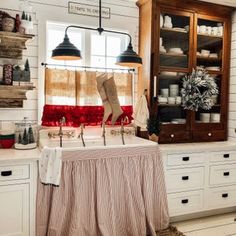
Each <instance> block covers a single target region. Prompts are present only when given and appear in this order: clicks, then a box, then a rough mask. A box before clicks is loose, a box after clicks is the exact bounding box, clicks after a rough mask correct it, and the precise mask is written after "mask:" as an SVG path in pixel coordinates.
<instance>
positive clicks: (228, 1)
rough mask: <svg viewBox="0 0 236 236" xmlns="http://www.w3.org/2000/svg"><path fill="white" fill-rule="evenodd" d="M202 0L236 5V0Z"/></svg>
mask: <svg viewBox="0 0 236 236" xmlns="http://www.w3.org/2000/svg"><path fill="white" fill-rule="evenodd" d="M202 1H204V2H212V3H217V4H221V5H226V6H232V7H236V0H202Z"/></svg>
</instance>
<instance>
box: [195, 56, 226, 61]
mask: <svg viewBox="0 0 236 236" xmlns="http://www.w3.org/2000/svg"><path fill="white" fill-rule="evenodd" d="M197 59H198V60H199V61H221V60H222V59H221V58H219V57H203V56H197Z"/></svg>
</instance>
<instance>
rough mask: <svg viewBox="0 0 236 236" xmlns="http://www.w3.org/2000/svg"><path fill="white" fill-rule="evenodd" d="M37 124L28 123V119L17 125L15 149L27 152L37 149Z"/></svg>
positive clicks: (25, 118)
mask: <svg viewBox="0 0 236 236" xmlns="http://www.w3.org/2000/svg"><path fill="white" fill-rule="evenodd" d="M37 139H38V129H37V123H36V122H32V121H28V120H27V117H24V120H23V121H21V122H16V123H15V149H20V150H25V149H33V148H36V147H37Z"/></svg>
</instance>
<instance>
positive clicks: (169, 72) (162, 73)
mask: <svg viewBox="0 0 236 236" xmlns="http://www.w3.org/2000/svg"><path fill="white" fill-rule="evenodd" d="M161 75H163V76H170V77H172V76H173V77H174V76H177V72H173V71H162V72H161Z"/></svg>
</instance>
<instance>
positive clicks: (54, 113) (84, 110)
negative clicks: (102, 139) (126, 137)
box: [42, 105, 133, 127]
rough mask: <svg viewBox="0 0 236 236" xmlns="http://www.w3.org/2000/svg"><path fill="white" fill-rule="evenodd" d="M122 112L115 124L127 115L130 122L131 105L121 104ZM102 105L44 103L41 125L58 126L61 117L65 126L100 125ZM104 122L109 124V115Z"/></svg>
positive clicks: (118, 123)
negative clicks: (64, 119) (63, 118)
mask: <svg viewBox="0 0 236 236" xmlns="http://www.w3.org/2000/svg"><path fill="white" fill-rule="evenodd" d="M121 108H122V110H123V111H124V113H123V114H122V115H121V116H120V117H119V119H118V120H117V122H116V125H120V121H121V118H124V117H125V116H127V117H128V118H129V121H130V122H131V120H132V119H133V118H132V113H133V107H132V106H121ZM103 112H104V109H103V106H61V105H45V106H44V109H43V117H42V125H43V126H58V125H59V120H60V119H61V117H63V116H64V117H65V118H66V124H65V125H66V126H72V127H78V126H80V124H81V123H82V124H85V125H91V126H95V125H101V123H102V119H103ZM106 124H111V116H110V117H109V118H108V121H107V122H106Z"/></svg>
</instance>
